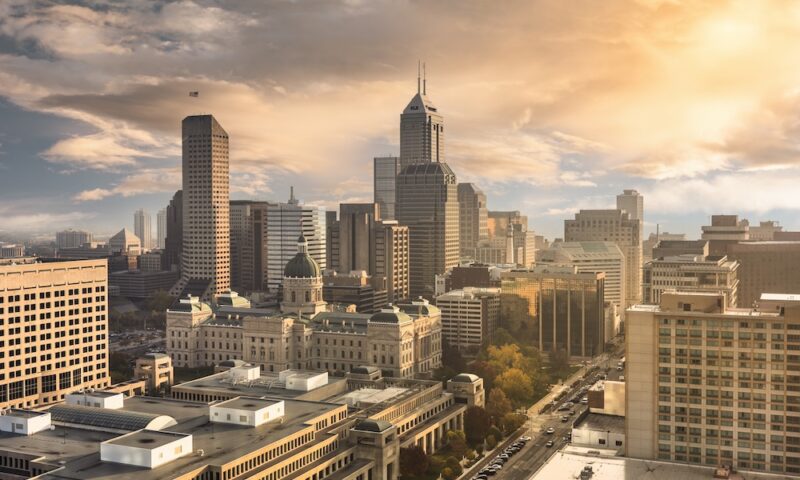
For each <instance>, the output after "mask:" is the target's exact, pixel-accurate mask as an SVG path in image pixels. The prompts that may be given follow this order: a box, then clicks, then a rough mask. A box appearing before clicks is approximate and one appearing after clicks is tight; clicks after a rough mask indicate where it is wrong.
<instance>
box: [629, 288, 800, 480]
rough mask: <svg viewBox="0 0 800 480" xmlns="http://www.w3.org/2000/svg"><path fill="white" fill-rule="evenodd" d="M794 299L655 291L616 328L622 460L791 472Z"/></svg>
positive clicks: (796, 415) (798, 415)
mask: <svg viewBox="0 0 800 480" xmlns="http://www.w3.org/2000/svg"><path fill="white" fill-rule="evenodd" d="M798 332H800V302H798V297H797V295H781V294H765V295H763V296H762V297H761V300H760V302H759V307H758V308H757V309H750V308H748V309H740V308H729V307H728V306H727V301H726V298H725V294H724V293H698V292H694V293H685V292H677V291H674V292H664V293H662V295H661V302H660V304H659V305H638V306H635V307H632V308H631V309H629V310H628V313H627V318H626V321H625V355H626V360H627V362H626V367H625V369H626V370H625V380H626V383H627V389H626V399H625V401H626V406H625V412H626V417H625V439H626V444H627V447H626V452H625V453H626V455H627V456H629V457H634V458H640V459H651V460H666V461H675V462H682V463H689V464H698V465H708V466H719V465H731V466H733V467H734V468H737V469H743V470H755V471H762V472H772V473H777V474H790V475H792V474H794V475H796V474H798V473H800V452H798V451H797V449H796V448H795V447H794V446H795V445H798V444H800V432H798V431H797V430H798V429H797V428H796V427H795V425H797V424H798V423H800V412H797V411H796V410H797V408H796V407H795V405H796V404H797V403H798V402H800V397H799V396H798V395H797V392H796V389H797V382H798V378H797V372H798V368H800V365H799V362H800V357H798V355H797V350H798V349H800V345H799V344H798V338H800V337H798Z"/></svg>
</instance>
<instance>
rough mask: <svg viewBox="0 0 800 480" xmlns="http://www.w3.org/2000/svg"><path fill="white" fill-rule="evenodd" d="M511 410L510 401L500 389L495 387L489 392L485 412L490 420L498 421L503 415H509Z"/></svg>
mask: <svg viewBox="0 0 800 480" xmlns="http://www.w3.org/2000/svg"><path fill="white" fill-rule="evenodd" d="M512 409H513V407H512V406H511V401H510V400H509V399H508V397H507V396H506V394H505V393H504V392H503V391H502V390H501V389H499V388H496V387H495V388H493V389H492V390H491V391H490V392H489V398H488V399H487V400H486V411H487V413H488V414H489V415H491V416H492V418H495V419H497V420H499V419H501V418H503V416H504V415H505V414H507V413H510V412H511V410H512Z"/></svg>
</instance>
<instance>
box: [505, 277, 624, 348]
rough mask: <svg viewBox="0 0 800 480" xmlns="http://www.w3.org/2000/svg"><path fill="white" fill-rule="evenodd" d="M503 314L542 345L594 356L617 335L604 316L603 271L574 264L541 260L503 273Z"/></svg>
mask: <svg viewBox="0 0 800 480" xmlns="http://www.w3.org/2000/svg"><path fill="white" fill-rule="evenodd" d="M500 278H501V280H502V286H501V287H500V292H501V295H500V308H501V319H502V321H503V323H504V326H505V327H506V328H507V329H509V331H510V332H511V334H512V335H517V336H519V337H521V338H522V337H523V336H529V337H530V340H532V341H533V344H534V345H535V346H536V347H537V348H538V349H539V350H541V351H545V350H546V351H550V352H554V351H565V352H566V353H567V355H569V356H578V357H593V356H595V355H598V354H600V353H602V352H603V350H604V349H605V344H606V342H607V341H608V340H610V339H611V337H612V336H613V328H614V327H613V325H612V324H610V322H606V320H605V318H606V317H605V310H604V303H605V302H604V298H603V296H604V294H603V285H604V280H605V274H604V273H602V272H586V273H579V272H578V269H577V267H574V266H571V265H537V266H536V268H535V269H533V270H528V271H524V270H513V271H510V272H505V273H502V274H501V275H500Z"/></svg>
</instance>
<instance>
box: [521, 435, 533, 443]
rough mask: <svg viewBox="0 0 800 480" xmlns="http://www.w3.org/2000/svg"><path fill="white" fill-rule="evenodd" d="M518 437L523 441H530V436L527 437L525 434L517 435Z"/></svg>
mask: <svg viewBox="0 0 800 480" xmlns="http://www.w3.org/2000/svg"><path fill="white" fill-rule="evenodd" d="M519 439H520V440H522V441H523V442H530V441H531V437H529V436H527V435H525V436H522V437H519Z"/></svg>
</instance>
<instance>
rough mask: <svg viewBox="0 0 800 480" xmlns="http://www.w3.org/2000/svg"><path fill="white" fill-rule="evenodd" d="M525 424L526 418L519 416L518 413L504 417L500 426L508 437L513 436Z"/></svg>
mask: <svg viewBox="0 0 800 480" xmlns="http://www.w3.org/2000/svg"><path fill="white" fill-rule="evenodd" d="M524 423H525V417H524V416H523V415H517V414H516V413H507V414H505V415H504V416H503V419H502V420H501V421H500V426H501V427H502V428H503V433H505V434H506V435H511V434H512V433H513V432H515V431H516V430H517V429H518V428H519V427H521V426H522V425H523V424H524Z"/></svg>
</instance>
